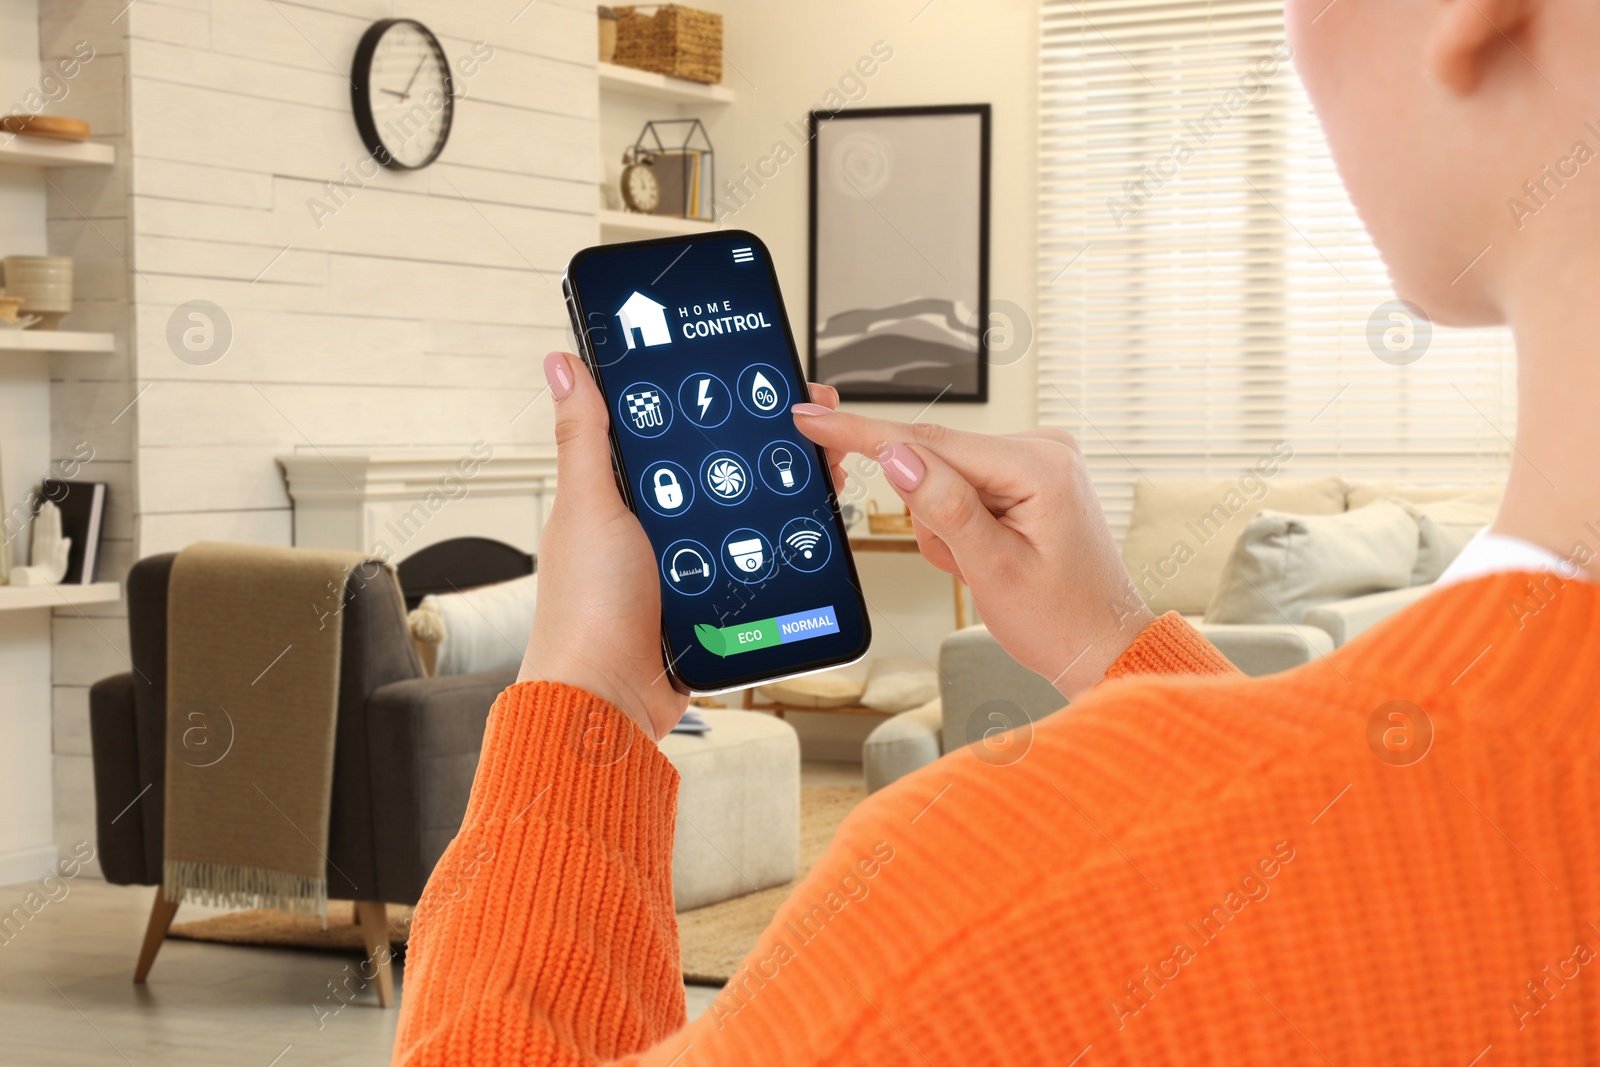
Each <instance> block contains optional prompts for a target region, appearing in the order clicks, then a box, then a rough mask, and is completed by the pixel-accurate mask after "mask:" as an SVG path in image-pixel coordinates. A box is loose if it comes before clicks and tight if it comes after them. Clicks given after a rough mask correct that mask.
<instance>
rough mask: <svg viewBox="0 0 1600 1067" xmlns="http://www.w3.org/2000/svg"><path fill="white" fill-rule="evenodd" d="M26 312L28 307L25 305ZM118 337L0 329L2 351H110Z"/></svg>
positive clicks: (101, 334)
mask: <svg viewBox="0 0 1600 1067" xmlns="http://www.w3.org/2000/svg"><path fill="white" fill-rule="evenodd" d="M23 311H24V313H26V311H27V309H26V307H24V309H23ZM116 345H117V338H116V335H115V334H109V333H84V332H83V331H81V330H10V329H7V330H0V352H110V351H113V350H114V349H115V348H116Z"/></svg>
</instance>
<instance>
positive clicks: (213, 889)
mask: <svg viewBox="0 0 1600 1067" xmlns="http://www.w3.org/2000/svg"><path fill="white" fill-rule="evenodd" d="M161 874H162V885H163V887H164V889H163V891H164V892H165V893H166V894H167V898H168V899H169V900H184V899H188V900H192V901H194V902H195V903H197V904H206V905H211V906H213V907H222V908H272V909H274V910H277V911H281V912H285V913H287V914H289V915H306V916H311V917H314V918H318V919H321V920H322V925H323V927H324V928H326V927H327V925H328V879H327V878H326V877H323V878H311V877H308V876H306V875H303V874H290V873H289V872H288V871H272V870H267V869H265V868H263V867H234V866H231V865H228V864H223V863H200V862H197V861H195V860H174V859H169V860H166V861H165V862H164V863H163V864H162V871H161Z"/></svg>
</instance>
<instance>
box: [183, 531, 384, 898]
mask: <svg viewBox="0 0 1600 1067" xmlns="http://www.w3.org/2000/svg"><path fill="white" fill-rule="evenodd" d="M362 558H363V557H361V556H360V555H357V554H355V553H349V552H328V551H318V550H309V549H290V548H274V547H269V546H264V545H242V544H223V543H219V542H203V543H200V544H196V545H193V546H191V547H189V548H187V549H185V550H184V551H183V552H182V553H180V554H179V556H178V558H177V560H176V561H174V563H173V566H172V577H171V579H170V581H169V583H168V587H167V605H168V608H167V657H168V665H167V671H168V677H167V782H166V787H167V805H166V843H165V861H166V862H165V864H164V870H163V875H162V876H163V882H164V886H165V891H166V893H167V895H168V896H169V897H170V898H171V899H174V900H178V899H184V898H185V897H187V898H188V899H191V900H197V901H199V902H201V903H207V904H218V905H223V906H232V907H268V908H277V909H280V910H283V911H287V912H290V913H291V914H310V915H317V916H321V917H323V918H324V920H325V918H326V914H327V907H328V880H327V865H328V859H327V851H328V814H329V806H330V803H331V797H332V791H333V744H334V726H335V719H336V717H337V708H338V699H339V646H340V635H341V633H342V632H343V615H342V613H341V611H340V609H341V607H342V606H343V604H344V602H345V581H346V576H347V575H348V574H349V573H350V572H351V571H352V570H353V569H354V568H355V567H356V565H357V564H358V563H360V561H361V560H362ZM362 577H364V575H360V574H358V576H357V578H356V580H358V581H359V580H361V578H362Z"/></svg>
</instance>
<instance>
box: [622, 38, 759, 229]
mask: <svg viewBox="0 0 1600 1067" xmlns="http://www.w3.org/2000/svg"><path fill="white" fill-rule="evenodd" d="M596 69H597V70H598V72H599V82H600V135H601V136H600V143H601V146H602V147H601V160H600V164H601V166H600V173H601V182H602V184H603V186H604V188H605V189H606V195H607V196H609V197H610V198H611V200H610V202H611V203H612V204H613V205H615V204H617V203H618V201H617V198H616V195H615V190H616V188H617V179H618V175H619V173H620V170H621V164H620V162H619V160H620V158H621V155H622V151H623V149H624V148H626V147H627V146H628V145H631V144H633V142H634V138H635V137H636V136H637V135H638V131H639V130H640V128H642V127H643V125H644V124H645V123H646V122H647V121H649V120H651V119H682V118H698V119H701V120H709V119H711V118H712V117H714V116H716V115H720V114H721V113H722V111H723V110H724V109H725V108H727V107H728V106H729V105H730V104H732V103H734V102H735V100H737V98H738V94H737V93H735V92H734V91H733V90H732V89H730V88H728V87H727V86H726V85H703V84H701V83H700V82H692V81H687V80H685V79H683V78H669V77H667V76H666V75H665V74H653V73H651V72H650V71H646V70H634V69H633V68H631V67H619V66H617V65H616V64H615V63H600V64H597V68H596ZM716 228H717V224H716V223H714V222H705V221H702V220H699V219H679V218H673V217H671V216H670V215H640V214H636V213H634V212H631V211H620V210H616V208H615V207H612V208H602V210H601V211H600V239H601V240H602V241H606V242H611V241H638V240H643V239H646V238H650V237H682V236H686V235H689V234H697V233H706V232H708V231H711V230H715V229H716Z"/></svg>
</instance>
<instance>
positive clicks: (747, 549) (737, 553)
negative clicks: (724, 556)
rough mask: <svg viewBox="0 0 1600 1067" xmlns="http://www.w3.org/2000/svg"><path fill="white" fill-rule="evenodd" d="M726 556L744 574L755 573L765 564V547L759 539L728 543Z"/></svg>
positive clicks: (753, 538) (752, 538)
mask: <svg viewBox="0 0 1600 1067" xmlns="http://www.w3.org/2000/svg"><path fill="white" fill-rule="evenodd" d="M728 555H729V556H732V557H733V565H734V566H735V567H737V568H739V569H740V570H741V571H743V572H744V573H746V574H755V573H757V572H758V571H760V570H761V568H762V567H763V566H764V565H765V564H766V562H767V557H766V546H765V545H763V544H762V543H761V538H759V537H751V538H749V539H747V540H744V541H732V542H729V544H728Z"/></svg>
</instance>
